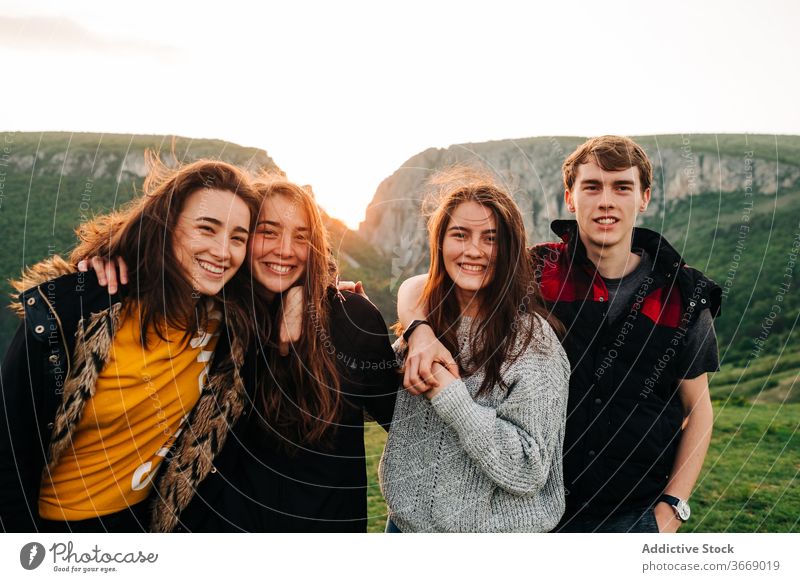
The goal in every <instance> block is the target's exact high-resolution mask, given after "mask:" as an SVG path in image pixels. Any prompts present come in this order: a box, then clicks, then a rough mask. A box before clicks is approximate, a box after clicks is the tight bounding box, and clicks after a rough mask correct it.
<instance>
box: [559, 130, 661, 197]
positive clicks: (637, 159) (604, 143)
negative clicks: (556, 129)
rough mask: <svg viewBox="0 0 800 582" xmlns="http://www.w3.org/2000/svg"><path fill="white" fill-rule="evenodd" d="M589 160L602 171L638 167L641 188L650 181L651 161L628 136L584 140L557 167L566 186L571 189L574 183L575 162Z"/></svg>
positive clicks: (604, 136) (647, 185)
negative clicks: (559, 167) (561, 164)
mask: <svg viewBox="0 0 800 582" xmlns="http://www.w3.org/2000/svg"><path fill="white" fill-rule="evenodd" d="M589 162H595V163H596V164H597V165H598V166H600V167H601V168H603V169H604V170H605V171H606V172H618V171H620V170H626V169H628V168H631V167H634V166H635V167H636V168H638V169H639V181H640V182H641V186H642V192H644V191H645V190H647V189H648V188H649V187H650V184H651V183H652V182H653V165H652V164H651V163H650V159H649V158H648V157H647V154H646V153H644V150H643V149H642V147H641V146H640V145H639V144H637V143H636V142H635V141H633V140H632V139H630V138H628V137H622V136H619V135H603V136H600V137H594V138H592V139H589V140H587V141H585V142H584V143H582V144H581V145H580V146H578V148H577V149H576V150H575V151H574V152H572V153H571V154H570V155H569V157H568V158H567V159H566V160H564V165H563V166H562V167H561V171H562V173H563V175H564V187H565V188H566V189H567V190H572V187H573V186H574V185H575V177H576V176H577V175H578V166H580V165H581V164H587V163H589Z"/></svg>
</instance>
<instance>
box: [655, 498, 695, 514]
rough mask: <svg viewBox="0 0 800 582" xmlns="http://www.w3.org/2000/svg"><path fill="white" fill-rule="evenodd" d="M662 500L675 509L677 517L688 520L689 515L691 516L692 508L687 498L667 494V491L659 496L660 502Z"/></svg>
mask: <svg viewBox="0 0 800 582" xmlns="http://www.w3.org/2000/svg"><path fill="white" fill-rule="evenodd" d="M662 501H663V502H664V503H668V504H670V505H671V506H672V509H673V510H674V511H675V517H677V518H678V519H680V520H681V521H687V520H688V519H689V517H691V515H692V509H691V508H690V507H689V504H688V503H687V502H686V500H685V499H681V498H680V497H673V496H672V495H667V494H666V493H665V494H663V495H662V496H661V497H659V498H658V503H660V502H662Z"/></svg>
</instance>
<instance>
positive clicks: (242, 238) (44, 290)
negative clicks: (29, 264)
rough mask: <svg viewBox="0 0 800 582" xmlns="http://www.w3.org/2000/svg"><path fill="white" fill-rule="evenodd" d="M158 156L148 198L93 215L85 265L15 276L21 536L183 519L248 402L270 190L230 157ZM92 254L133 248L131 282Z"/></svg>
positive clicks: (6, 384) (9, 418)
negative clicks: (99, 272) (246, 377)
mask: <svg viewBox="0 0 800 582" xmlns="http://www.w3.org/2000/svg"><path fill="white" fill-rule="evenodd" d="M149 163H150V168H151V169H150V173H149V175H148V176H147V178H146V180H145V183H144V187H143V190H144V192H143V195H142V196H140V197H138V198H135V199H134V200H133V201H132V202H131V203H130V204H129V205H128V206H127V207H126V208H124V209H123V210H121V211H119V212H116V213H112V214H110V215H107V216H103V217H100V218H97V219H95V220H93V221H91V222H89V223H87V224H84V225H82V226H81V227H80V228H79V231H78V233H79V236H80V238H81V243H80V244H79V245H78V247H77V248H76V249H75V251H74V252H73V253H72V259H71V261H69V262H67V261H64V260H62V259H60V258H58V257H54V258H51V259H49V260H47V261H44V262H42V263H40V264H38V265H36V266H35V267H33V268H31V269H29V270H27V272H26V273H25V276H24V277H23V279H22V280H20V281H18V282H16V283H15V287H16V289H17V291H18V292H19V293H20V295H19V298H18V301H17V303H16V304H15V308H16V310H17V312H18V314H19V315H20V316H21V317H22V318H23V321H22V323H21V325H20V327H19V329H18V331H17V333H16V335H15V337H14V339H13V341H12V344H11V346H10V347H9V350H8V352H7V355H6V358H5V361H4V363H3V369H2V374H3V382H2V391H3V394H2V396H3V398H2V400H1V401H0V408H1V409H0V524H1V525H2V529H4V530H6V531H34V530H39V531H51V532H59V531H75V532H97V531H145V530H148V529H151V528H152V529H156V530H158V531H164V530H169V529H171V527H172V524H173V522H174V515H176V514H177V513H179V512H180V511H181V509H183V507H185V506H186V505H187V504H188V503H189V500H190V499H191V496H192V495H193V492H194V490H195V488H196V486H197V484H198V483H199V482H200V481H202V480H203V479H204V478H205V476H206V475H207V474H208V473H209V472H210V471H211V469H212V464H211V463H212V461H213V458H214V457H215V455H216V454H217V452H218V451H219V448H220V447H221V446H222V445H223V443H224V441H225V438H226V435H227V428H228V425H229V424H230V423H232V422H234V421H235V420H236V418H238V415H239V414H241V411H242V410H243V408H244V400H245V398H244V387H243V383H242V381H241V377H240V376H239V373H238V371H239V368H240V366H241V364H242V362H243V360H244V354H245V351H246V347H247V345H248V343H249V340H250V337H251V333H250V331H249V330H250V329H251V328H252V324H251V323H250V322H251V321H252V318H251V316H250V315H249V313H248V309H247V305H248V303H247V299H248V297H249V291H248V289H249V276H248V275H247V274H246V273H243V272H240V266H242V265H243V263H244V259H245V256H246V250H247V243H248V239H249V235H250V232H251V230H252V226H253V223H254V220H255V217H256V215H257V212H258V209H259V205H258V199H257V198H256V196H255V194H254V192H253V191H252V189H251V188H250V185H249V179H248V178H247V176H246V175H245V174H244V173H243V172H242V171H240V170H239V169H237V168H236V167H235V166H232V165H229V164H226V163H223V162H218V161H212V160H201V161H197V162H194V163H191V164H187V165H183V166H180V167H178V168H174V169H170V168H167V167H166V166H164V165H163V164H162V163H161V161H160V160H159V159H158V157H157V156H155V155H153V154H151V155H150V156H149ZM88 256H99V257H118V258H121V259H123V260H124V263H125V264H126V265H128V266H129V267H130V273H129V279H130V284H129V285H127V286H126V287H124V288H123V289H122V290H120V292H119V293H117V292H116V290H115V292H114V293H112V294H110V293H109V292H108V291H107V290H106V289H105V288H103V287H102V286H101V285H100V284H99V282H98V278H97V276H96V275H95V274H94V273H83V272H77V271H76V263H77V262H78V260H80V259H82V258H84V257H88ZM245 271H246V269H245ZM223 325H224V326H225V327H224V328H223V327H222V326H223ZM212 356H213V364H212V363H211V360H212ZM170 452H172V455H171V456H172V457H173V458H172V463H171V464H170V465H168V466H167V470H166V471H161V472H160V473H161V474H160V475H159V476H157V473H158V472H159V468H160V465H161V464H162V461H163V460H164V458H165V457H166V456H167V455H168V454H169V453H170ZM186 467H192V470H191V471H186V470H185V468H186ZM156 483H157V485H156ZM156 488H157V489H158V494H157V495H154V496H151V493H152V492H153V491H154V489H156ZM151 497H155V498H157V503H156V504H154V505H153V504H152V503H151ZM151 510H152V511H151Z"/></svg>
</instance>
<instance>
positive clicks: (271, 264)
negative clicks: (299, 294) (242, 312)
mask: <svg viewBox="0 0 800 582" xmlns="http://www.w3.org/2000/svg"><path fill="white" fill-rule="evenodd" d="M309 234H310V227H309V223H308V217H307V216H306V212H305V210H304V209H303V207H302V205H300V204H298V203H296V202H295V201H293V200H292V199H291V198H289V197H288V196H283V195H275V196H270V197H269V198H267V199H266V200H265V201H264V205H263V206H262V208H261V214H259V216H258V222H257V224H256V232H255V234H254V235H253V238H252V240H251V242H250V261H251V267H250V268H251V271H252V273H253V277H254V278H255V280H256V281H258V283H260V284H261V285H262V286H263V287H264V288H265V289H266V290H267V292H268V295H270V296H274V295H275V294H278V293H283V292H284V291H286V290H287V289H289V288H290V287H292V286H293V285H295V283H297V281H299V280H300V278H301V277H302V276H303V274H304V273H305V271H306V260H307V259H308V238H309Z"/></svg>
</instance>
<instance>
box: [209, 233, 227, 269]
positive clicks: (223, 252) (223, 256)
mask: <svg viewBox="0 0 800 582" xmlns="http://www.w3.org/2000/svg"><path fill="white" fill-rule="evenodd" d="M210 250H211V254H212V255H213V256H214V258H215V259H218V260H219V261H221V262H225V263H227V262H228V261H229V260H230V258H231V239H230V237H229V236H228V235H227V234H226V233H219V234H218V235H217V236H216V237H215V238H214V244H213V245H212V246H211V249H210Z"/></svg>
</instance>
